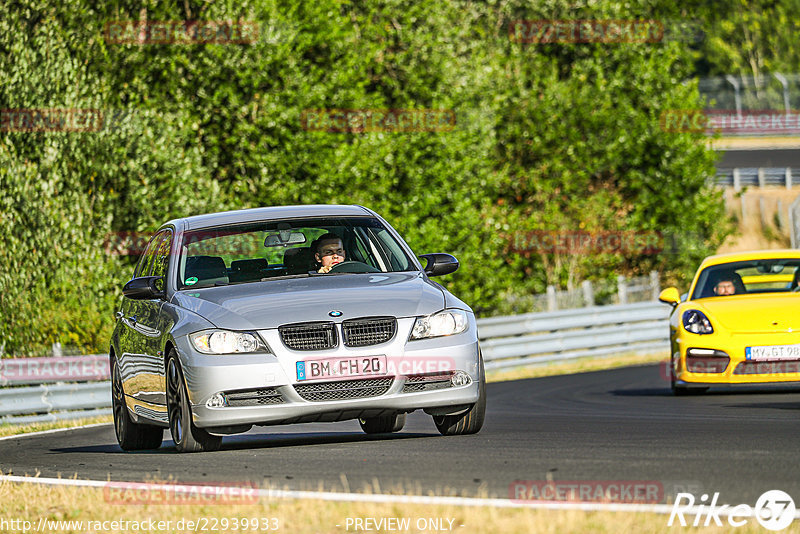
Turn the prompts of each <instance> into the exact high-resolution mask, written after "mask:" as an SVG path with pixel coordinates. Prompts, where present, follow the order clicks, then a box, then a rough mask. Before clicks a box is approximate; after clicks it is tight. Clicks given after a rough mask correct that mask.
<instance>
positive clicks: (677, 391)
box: [672, 383, 708, 397]
mask: <svg viewBox="0 0 800 534" xmlns="http://www.w3.org/2000/svg"><path fill="white" fill-rule="evenodd" d="M706 391H708V388H686V387H683V386H676V385H675V384H674V383H673V384H672V394H673V395H675V396H676V397H690V396H692V395H702V394H703V393H705V392H706Z"/></svg>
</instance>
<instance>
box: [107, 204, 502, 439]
mask: <svg viewBox="0 0 800 534" xmlns="http://www.w3.org/2000/svg"><path fill="white" fill-rule="evenodd" d="M420 258H421V259H423V260H424V261H425V264H426V265H425V266H424V267H423V266H422V264H421V263H420V262H419V260H418V259H417V257H416V256H415V255H414V253H413V252H412V251H411V249H410V248H409V246H408V245H407V244H406V243H405V241H403V239H402V238H401V237H400V235H399V234H398V233H397V232H396V231H395V230H394V229H393V228H392V227H391V226H390V225H389V224H388V223H387V222H386V221H385V220H383V219H382V218H381V217H380V216H379V215H378V214H376V213H375V212H373V211H371V210H369V209H367V208H364V207H361V206H282V207H271V208H256V209H248V210H240V211H231V212H224V213H213V214H209V215H199V216H194V217H186V218H183V219H175V220H172V221H169V222H167V223H165V224H164V225H163V226H161V228H160V229H159V230H158V231H157V232H156V233H155V234H154V235H153V237H152V238H151V239H150V241H149V243H148V245H147V247H146V249H145V250H144V253H143V254H142V256H141V257H140V259H139V261H138V263H137V265H136V267H135V269H134V272H133V276H132V278H131V280H130V281H129V282H128V283H127V284H125V286H124V288H123V295H124V296H123V298H122V302H121V304H120V307H119V310H118V311H117V312H116V317H117V323H116V326H115V328H114V332H113V334H112V337H111V343H110V348H109V357H110V363H111V370H112V398H113V407H114V424H115V429H116V435H117V439H118V441H119V444H120V446H121V447H122V448H123V449H124V450H137V449H155V448H158V447H159V446H160V445H161V442H162V438H163V429H164V428H169V429H170V432H171V434H172V439H173V441H174V442H175V446H176V447H177V449H178V450H179V451H181V452H196V451H209V450H215V449H218V448H219V447H220V446H221V443H222V436H223V435H226V434H235V433H240V432H246V431H248V430H249V429H250V428H251V427H252V426H253V425H263V426H267V425H278V424H287V423H306V422H309V423H310V422H329V421H344V420H348V419H358V421H359V423H360V425H361V428H362V429H363V430H364V432H367V433H370V434H372V433H389V432H398V431H400V430H401V429H402V428H403V425H404V423H405V417H406V414H407V413H409V412H413V411H415V410H420V409H421V410H424V411H425V412H426V413H427V414H429V415H431V416H433V421H434V423H435V425H436V428H437V429H438V430H439V432H441V433H442V434H444V435H454V434H471V433H476V432H478V431H479V430H480V429H481V426H482V425H483V420H484V413H485V410H486V394H485V379H484V370H483V360H482V357H481V352H480V347H479V346H478V333H477V328H476V323H475V315H474V313H473V312H472V310H471V309H470V307H469V306H467V305H466V304H465V303H464V302H462V301H461V300H459V299H458V298H456V297H455V296H453V295H452V294H451V293H450V292H448V291H447V290H446V289H445V288H444V287H442V286H441V285H440V284H437V283H436V282H434V281H432V280H431V279H430V278H431V277H433V276H439V275H445V274H449V273H452V272H453V271H455V270H456V269H457V268H458V261H457V260H456V259H455V258H454V257H453V256H450V255H449V254H441V253H437V254H424V255H422V256H420Z"/></svg>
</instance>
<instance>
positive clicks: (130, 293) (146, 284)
mask: <svg viewBox="0 0 800 534" xmlns="http://www.w3.org/2000/svg"><path fill="white" fill-rule="evenodd" d="M122 294H123V295H125V296H126V297H128V298H129V299H133V300H149V299H163V298H164V297H165V296H166V292H165V291H164V277H163V276H142V277H140V278H134V279H133V280H131V281H130V282H128V283H127V284H125V286H124V287H123V288H122Z"/></svg>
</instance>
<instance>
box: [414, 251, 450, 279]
mask: <svg viewBox="0 0 800 534" xmlns="http://www.w3.org/2000/svg"><path fill="white" fill-rule="evenodd" d="M420 258H425V259H426V260H427V262H428V263H427V265H425V274H427V275H428V276H441V275H443V274H450V273H452V272H455V271H456V269H458V260H457V259H456V258H455V256H451V255H450V254H443V253H441V252H435V253H433V254H423V255H421V256H420Z"/></svg>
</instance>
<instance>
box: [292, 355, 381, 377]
mask: <svg viewBox="0 0 800 534" xmlns="http://www.w3.org/2000/svg"><path fill="white" fill-rule="evenodd" d="M385 374H386V356H361V357H359V358H327V359H324V360H306V361H302V362H297V380H318V379H320V378H351V377H360V376H375V375H385Z"/></svg>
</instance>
